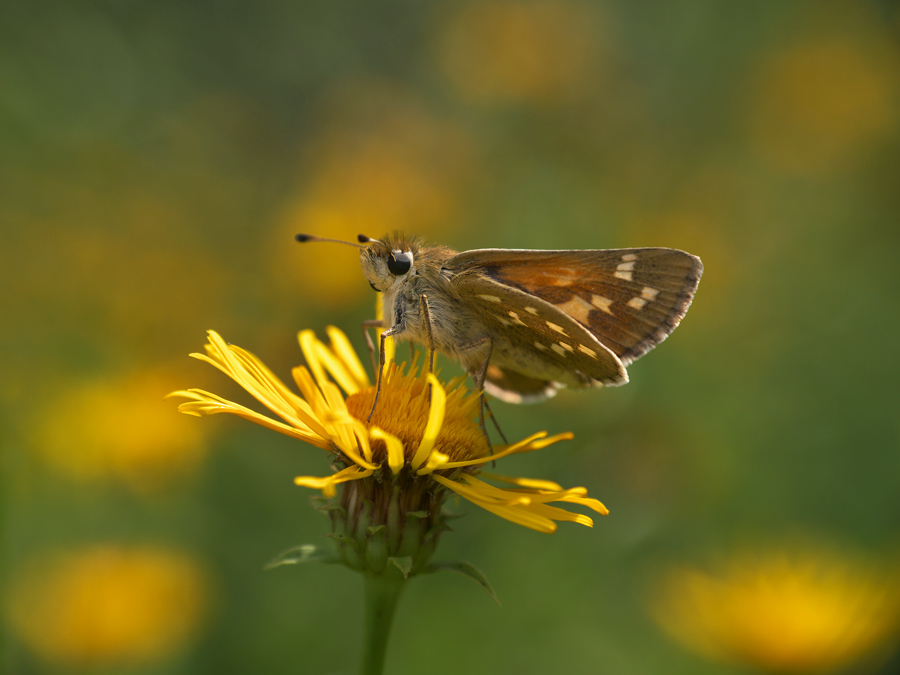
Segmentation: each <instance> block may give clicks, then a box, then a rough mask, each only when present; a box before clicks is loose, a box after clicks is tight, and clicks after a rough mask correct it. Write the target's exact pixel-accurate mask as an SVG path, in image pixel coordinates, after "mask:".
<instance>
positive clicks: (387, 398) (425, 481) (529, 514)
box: [173, 327, 607, 569]
mask: <svg viewBox="0 0 900 675" xmlns="http://www.w3.org/2000/svg"><path fill="white" fill-rule="evenodd" d="M328 335H329V337H330V345H326V344H324V343H323V342H320V341H319V340H318V339H317V338H316V337H315V336H314V334H313V333H312V331H303V332H301V333H300V335H299V340H300V346H301V348H302V350H303V354H304V356H305V357H306V362H307V364H308V367H306V366H299V367H297V368H294V369H293V376H294V381H295V383H296V384H297V387H298V388H299V390H300V392H301V394H302V396H298V395H297V394H295V393H294V392H292V391H291V390H290V389H289V388H288V387H287V386H286V385H285V384H284V383H283V382H281V381H280V380H279V379H278V378H277V377H276V376H275V375H274V374H273V373H272V372H271V371H270V370H269V369H268V368H267V367H266V366H265V365H263V363H262V362H261V361H259V360H258V359H257V358H256V357H255V356H253V355H252V354H250V353H248V352H246V351H244V350H243V349H241V348H240V347H236V346H234V345H228V344H226V343H225V341H224V340H222V338H221V337H220V336H219V335H218V334H217V333H215V332H213V331H210V333H209V338H210V342H209V344H208V345H206V354H192V356H194V357H195V358H198V359H200V360H203V361H206V362H208V363H210V364H212V365H213V366H215V367H216V368H218V369H219V370H221V371H222V372H224V373H225V374H226V375H228V376H229V377H231V378H232V379H234V380H235V381H236V382H238V383H239V384H240V385H241V386H242V387H244V388H245V389H246V390H247V391H248V392H250V394H252V395H253V397H254V398H256V399H257V401H259V402H260V403H262V404H263V405H264V406H265V407H266V408H268V409H269V410H270V411H271V412H272V413H274V414H275V415H276V416H277V417H278V418H280V419H276V418H273V417H271V416H267V415H262V414H260V413H258V412H255V411H253V410H251V409H249V408H246V407H244V406H242V405H239V404H237V403H233V402H231V401H226V400H225V399H222V398H220V397H219V396H216V395H215V394H211V393H209V392H206V391H201V390H198V389H189V390H187V391H179V392H175V393H174V394H173V395H176V396H182V397H185V398H188V399H190V400H189V401H188V402H187V403H182V404H181V405H180V406H179V410H180V411H181V412H184V413H187V414H189V415H197V416H201V415H211V414H215V413H231V414H234V415H238V416H240V417H243V418H245V419H248V420H251V421H253V422H256V423H257V424H260V425H262V426H264V427H267V428H269V429H273V430H275V431H278V432H280V433H283V434H285V435H287V436H291V437H293V438H296V439H298V440H302V441H306V442H307V443H310V444H311V445H314V446H317V447H319V448H322V449H324V450H327V451H329V452H330V453H332V456H333V460H334V463H335V465H336V466H337V467H338V469H339V470H337V471H336V472H335V473H332V474H331V475H328V476H323V477H314V476H300V477H298V478H296V479H295V481H294V482H295V483H296V484H297V485H301V486H304V487H310V488H314V489H318V490H321V491H322V492H323V493H324V495H325V496H326V497H332V496H334V495H335V494H336V491H337V488H338V487H339V486H352V487H353V489H352V490H346V491H344V492H342V494H341V496H340V499H339V502H340V506H339V509H338V510H340V509H342V510H343V511H341V512H340V518H339V520H340V521H341V523H340V525H339V527H338V531H337V535H339V536H346V537H349V538H352V539H354V540H356V541H357V542H358V543H359V547H358V548H359V549H360V550H359V553H360V555H363V551H362V546H363V545H364V544H365V543H366V542H367V541H368V540H370V539H371V538H372V535H373V534H375V533H374V532H373V530H372V528H376V529H377V528H378V527H379V526H380V525H385V526H387V529H388V530H389V532H388V533H387V534H386V536H387V537H388V539H389V540H390V538H391V537H394V536H397V535H396V532H397V531H400V530H403V528H404V527H410V528H413V529H415V530H416V532H415V533H411V534H414V538H417V539H418V540H419V542H420V543H421V542H422V541H424V540H426V539H427V540H428V541H429V542H430V543H431V544H433V543H435V542H436V534H435V535H434V536H431V535H428V533H429V532H432V533H434V532H435V528H437V529H438V530H439V529H440V527H441V524H440V515H439V512H440V505H441V502H442V500H443V498H444V496H446V494H447V491H448V490H449V491H452V492H455V493H457V494H458V495H460V496H462V497H463V498H465V499H468V500H469V501H471V502H473V503H474V504H477V505H478V506H481V507H482V508H484V509H487V510H488V511H491V512H492V513H495V514H497V515H498V516H500V517H502V518H506V519H507V520H511V521H512V522H514V523H518V524H520V525H524V526H526V527H530V528H532V529H534V530H537V531H539V532H553V531H555V530H556V527H557V525H556V521H573V522H576V523H580V524H582V525H588V526H591V525H593V521H592V520H591V519H590V518H589V517H587V516H586V515H583V514H579V513H572V512H570V511H566V510H565V509H562V508H559V507H557V506H551V503H552V502H563V503H572V504H580V505H582V506H586V507H588V508H590V509H593V510H594V511H596V512H598V513H601V514H604V515H605V514H606V513H607V510H606V507H604V506H603V504H601V503H600V502H599V501H597V500H596V499H590V498H588V497H587V490H586V489H585V488H583V487H578V488H570V489H563V488H562V487H560V486H559V485H557V484H556V483H552V482H550V481H543V480H529V479H525V478H507V477H503V476H496V475H491V476H490V477H491V478H492V479H494V480H497V481H500V482H502V483H507V484H511V485H513V486H515V487H513V488H501V487H495V486H493V485H491V484H489V483H487V482H485V481H483V480H481V479H480V478H478V477H476V474H477V473H478V471H479V469H480V467H482V466H483V465H484V464H486V463H489V462H493V461H495V460H498V459H500V458H502V457H506V456H507V455H512V454H515V453H523V452H531V451H533V450H539V449H541V448H544V447H546V446H548V445H551V444H552V443H555V442H557V441H559V440H562V439H567V438H571V434H569V433H564V434H559V435H557V436H553V437H550V438H548V437H547V434H546V432H539V433H536V434H533V435H532V436H529V437H528V438H526V439H524V440H522V441H519V442H518V443H513V444H511V445H507V446H500V447H495V448H494V449H493V450H491V449H490V448H489V447H488V444H487V442H486V441H485V439H484V436H483V434H482V433H481V431H480V428H479V426H478V425H477V424H476V422H475V419H474V418H475V415H476V412H477V407H478V397H477V396H476V395H472V394H469V393H468V392H467V391H466V389H465V387H464V386H463V383H462V380H461V379H458V380H454V381H451V382H450V383H449V384H447V385H446V386H445V385H443V384H442V383H441V382H440V381H439V380H438V379H437V377H435V376H434V375H433V374H419V373H418V372H417V368H416V367H415V366H412V367H410V368H409V369H407V368H406V366H405V364H404V365H402V366H401V365H397V364H396V363H394V362H393V361H391V362H389V363H388V365H387V366H386V368H385V374H384V382H383V383H382V390H381V395H380V398H379V401H378V406H377V407H376V409H375V413H374V415H373V416H372V420H371V423H369V424H367V423H366V418H367V417H368V415H369V412H370V410H371V408H372V402H373V400H374V396H375V388H374V387H373V386H372V385H371V383H370V381H369V378H368V376H367V374H366V372H365V370H364V368H363V367H362V364H361V363H360V361H359V358H358V357H357V355H356V354H355V353H354V351H353V349H352V347H351V346H350V343H349V341H348V340H347V337H346V336H345V335H344V334H343V333H342V332H341V331H340V330H338V329H337V328H334V327H329V328H328ZM429 390H430V394H429ZM486 475H487V474H482V476H486ZM366 509H369V510H368V511H366V513H365V514H362V512H363V511H365V510H366ZM332 513H335V511H333V512H332ZM361 514H362V515H361ZM395 521H396V522H395ZM420 521H421V522H420ZM410 522H412V523H413V524H412V525H410V524H409V523H410ZM365 528H369V529H368V531H367V532H363V531H362V530H364V529H365ZM438 533H439V532H438ZM386 545H387V549H386V550H387V553H385V554H384V555H382V554H383V553H384V551H381V550H380V549H379V551H377V555H376V553H372V552H371V551H368V550H367V551H366V552H365V555H366V556H370V555H374V556H376V557H377V558H378V559H379V561H378V562H376V563H371V561H370V562H369V566H368V567H366V569H372V566H373V565H374V566H375V567H378V566H379V565H380V564H381V560H382V559H383V558H384V557H385V555H399V554H403V553H404V550H405V549H404V548H403V545H402V543H398V542H397V541H388V542H387V544H386ZM370 548H371V547H370ZM376 548H378V547H376ZM430 549H431V550H433V545H432V546H430ZM418 551H419V549H417V548H415V547H413V548H410V549H408V550H406V553H408V554H410V555H414V554H418ZM423 555H424V554H423ZM351 557H352V556H351ZM345 562H348V564H350V565H351V566H354V567H356V566H360V568H362V567H365V565H366V563H365V562H360V561H357V560H349V561H348V560H345Z"/></svg>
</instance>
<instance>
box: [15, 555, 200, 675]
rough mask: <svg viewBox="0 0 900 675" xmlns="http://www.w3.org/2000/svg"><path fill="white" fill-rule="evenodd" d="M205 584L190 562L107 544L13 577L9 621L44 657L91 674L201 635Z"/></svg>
mask: <svg viewBox="0 0 900 675" xmlns="http://www.w3.org/2000/svg"><path fill="white" fill-rule="evenodd" d="M207 595H208V592H207V582H206V579H205V577H204V574H203V572H202V571H201V568H200V567H199V566H198V564H197V563H196V562H195V561H194V560H193V559H192V558H190V557H189V556H187V555H185V554H183V553H180V552H178V551H174V550H168V549H164V548H157V547H149V546H145V547H134V548H130V547H128V548H126V547H122V546H118V545H112V544H110V545H103V546H96V547H93V548H88V549H85V550H81V551H71V552H68V553H62V554H58V555H56V556H55V557H53V558H50V559H45V560H38V561H34V562H33V563H30V564H29V565H27V566H26V567H25V569H24V570H23V571H22V572H21V573H20V574H19V575H18V576H16V577H15V578H14V579H13V585H12V587H11V589H10V593H9V595H8V603H7V615H8V617H9V622H10V625H11V626H12V628H13V630H14V632H15V633H16V634H17V635H18V637H19V638H20V639H21V640H22V642H23V643H24V644H25V645H27V646H28V647H29V648H30V649H31V650H32V651H33V652H34V653H35V654H37V655H39V656H40V657H42V658H43V659H45V660H47V661H50V662H55V663H58V664H65V665H70V666H75V667H81V668H88V667H93V666H104V665H111V664H129V665H131V664H140V663H146V662H151V661H157V660H160V659H164V658H166V657H167V656H170V655H172V654H174V653H175V652H177V651H178V650H180V649H182V648H183V647H184V645H185V644H186V643H187V642H188V641H189V639H190V638H191V637H192V636H193V635H194V634H195V633H196V631H197V628H198V627H199V624H200V621H201V618H202V616H203V614H204V609H205V606H206V604H207Z"/></svg>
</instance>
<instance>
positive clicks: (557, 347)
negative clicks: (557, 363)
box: [550, 342, 566, 356]
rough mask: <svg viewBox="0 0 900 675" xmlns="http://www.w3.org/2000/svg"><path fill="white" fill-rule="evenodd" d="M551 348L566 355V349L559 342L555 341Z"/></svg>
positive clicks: (561, 354)
mask: <svg viewBox="0 0 900 675" xmlns="http://www.w3.org/2000/svg"><path fill="white" fill-rule="evenodd" d="M550 349H552V350H553V351H555V352H556V353H557V354H559V355H560V356H565V355H566V350H565V349H563V348H562V347H561V346H560V345H558V344H557V343H555V342H554V343H553V344H552V345H550Z"/></svg>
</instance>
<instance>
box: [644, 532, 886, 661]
mask: <svg viewBox="0 0 900 675" xmlns="http://www.w3.org/2000/svg"><path fill="white" fill-rule="evenodd" d="M657 591H658V592H657V594H656V596H655V597H654V598H653V599H652V607H651V609H652V612H653V615H654V617H655V618H656V620H657V622H658V623H659V624H660V626H662V627H663V628H664V629H665V630H666V631H667V632H668V633H669V634H670V635H671V636H673V637H674V638H676V639H677V640H679V641H680V642H681V643H683V644H684V645H685V646H687V647H689V648H691V649H693V650H695V651H697V652H698V653H700V654H702V655H704V656H707V657H711V658H715V659H719V660H723V661H729V662H736V663H743V664H747V665H752V666H756V667H758V668H761V669H763V670H766V671H768V672H773V673H812V672H821V671H823V670H831V669H834V668H838V667H841V666H844V665H846V664H848V663H850V662H852V661H855V660H857V659H859V658H860V657H862V656H864V655H866V654H868V653H871V652H873V650H876V649H877V648H878V647H881V646H884V645H885V644H886V643H889V642H890V641H891V640H897V639H898V630H900V576H898V575H897V574H896V573H893V574H892V573H888V571H887V570H883V569H880V568H879V567H878V566H877V565H875V564H873V563H872V562H871V561H868V560H865V559H862V558H853V557H850V556H848V555H846V554H842V553H839V552H836V551H828V550H824V549H816V548H811V547H810V548H806V549H800V548H797V547H794V548H778V549H770V550H764V551H750V550H746V551H739V552H736V553H735V554H733V555H732V556H731V557H730V558H729V559H727V560H725V561H724V562H723V563H722V564H721V565H720V566H719V567H718V569H717V570H716V571H714V572H707V571H702V570H699V569H695V568H690V567H682V568H676V569H672V570H671V571H670V572H669V573H668V574H667V575H666V576H665V577H664V578H663V580H662V583H661V584H660V585H659V587H658V589H657Z"/></svg>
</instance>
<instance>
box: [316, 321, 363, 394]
mask: <svg viewBox="0 0 900 675" xmlns="http://www.w3.org/2000/svg"><path fill="white" fill-rule="evenodd" d="M325 332H326V333H328V337H329V338H330V339H331V350H332V351H333V352H334V353H335V354H336V355H337V356H338V358H340V359H341V360H342V361H343V362H344V364H345V365H346V366H347V370H348V371H349V372H350V375H351V376H353V379H354V380H356V388H357V390H359V389H365V388H366V387H369V386H371V382H370V381H369V376H368V374H366V369H365V368H363V365H362V363H361V362H360V360H359V357H358V356H357V355H356V352H355V351H354V350H353V347H352V346H351V344H350V341H349V340H348V339H347V336H346V335H345V334H344V331H342V330H341V329H340V328H337V327H335V326H328V327H327V328H326V329H325ZM348 393H349V392H348Z"/></svg>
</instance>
